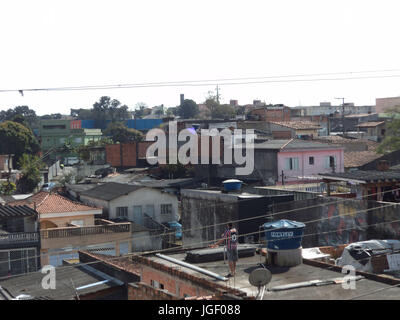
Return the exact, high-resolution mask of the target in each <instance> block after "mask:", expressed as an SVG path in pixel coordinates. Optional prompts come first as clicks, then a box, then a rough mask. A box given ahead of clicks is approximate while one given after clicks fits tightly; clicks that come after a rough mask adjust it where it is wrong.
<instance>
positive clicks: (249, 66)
mask: <svg viewBox="0 0 400 320" xmlns="http://www.w3.org/2000/svg"><path fill="white" fill-rule="evenodd" d="M397 2H398V1H385V0H381V1H368V0H362V1H350V0H346V1H343V0H335V1H328V0H325V1H320V0H319V1H318V0H315V1H314V0H301V1H299V0H293V1H292V0H279V1H266V0H264V1H251V0H247V1H234V0H229V1H222V0H218V1H215V0H214V1H209V0H201V1H190V0H181V1H178V0H168V1H165V0H157V1H156V0H146V1H116V0H113V1H111V0H110V1H99V0H96V1H88V0H85V1H82V0H78V1H74V0H68V1H61V0H59V1H54V0H49V1H41V0H35V1H29V0H27V1H22V0H21V1H18V0H12V1H8V0H2V1H1V2H0V35H1V47H0V72H1V73H0V89H26V88H49V87H61V86H81V85H101V84H122V83H144V82H160V81H183V80H203V79H221V78H242V77H260V76H276V75H293V74H312V73H330V72H350V71H352V72H355V71H365V70H386V69H400V61H399V57H400V45H399V41H398V39H399V34H398V30H399V18H398V13H399V9H400V8H399V7H400V5H398V4H397ZM390 74H395V75H396V74H398V75H400V71H398V72H392V73H390ZM374 75H377V74H374ZM363 76H365V74H363ZM314 78H315V77H314ZM399 83H400V77H397V78H396V77H393V78H386V79H359V80H345V81H320V82H285V83H263V84H252V85H234V86H226V85H225V86H224V85H222V86H221V91H220V93H221V95H222V102H229V99H237V100H239V103H241V104H246V103H251V102H252V101H253V99H260V100H264V101H266V102H267V103H284V104H286V105H289V106H296V105H317V104H319V102H321V101H331V102H333V103H335V104H339V103H340V101H339V100H335V99H334V98H335V97H345V98H346V100H345V101H347V102H355V103H356V104H359V105H361V104H375V98H379V97H391V96H398V95H400V87H399V85H398V84H399ZM214 89H215V87H214V85H210V86H205V87H166V88H140V89H138V88H131V89H117V90H93V91H68V92H25V93H24V96H23V97H22V96H21V95H20V94H19V93H18V92H11V93H0V110H4V109H7V108H10V107H14V106H17V105H28V106H29V107H30V108H33V109H34V110H35V111H36V112H37V114H39V115H43V114H46V113H57V112H60V113H64V114H69V111H70V110H69V109H70V108H71V107H72V108H79V107H83V108H89V107H91V106H92V105H93V103H94V102H95V101H97V100H98V99H99V97H100V96H102V95H108V96H111V97H112V98H116V99H118V100H120V101H121V102H122V103H124V104H127V105H128V106H129V107H130V108H132V109H133V108H134V106H135V104H136V103H138V102H145V103H147V104H148V105H149V106H151V107H152V106H154V105H159V104H164V105H165V106H167V107H169V106H176V105H178V104H179V94H180V93H184V94H185V98H190V99H193V100H195V101H196V102H198V103H200V102H203V101H204V98H205V96H206V95H207V92H208V91H209V90H214Z"/></svg>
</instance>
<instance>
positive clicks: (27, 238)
mask: <svg viewBox="0 0 400 320" xmlns="http://www.w3.org/2000/svg"><path fill="white" fill-rule="evenodd" d="M38 241H39V233H38V232H19V233H8V234H0V245H1V244H13V243H27V242H38Z"/></svg>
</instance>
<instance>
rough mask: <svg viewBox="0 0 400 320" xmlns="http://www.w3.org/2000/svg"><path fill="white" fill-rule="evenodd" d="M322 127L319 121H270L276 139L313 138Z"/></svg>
mask: <svg viewBox="0 0 400 320" xmlns="http://www.w3.org/2000/svg"><path fill="white" fill-rule="evenodd" d="M320 129H321V126H320V125H319V124H318V123H316V122H311V121H270V131H271V133H272V136H273V137H274V139H290V138H313V137H317V136H318V130H320Z"/></svg>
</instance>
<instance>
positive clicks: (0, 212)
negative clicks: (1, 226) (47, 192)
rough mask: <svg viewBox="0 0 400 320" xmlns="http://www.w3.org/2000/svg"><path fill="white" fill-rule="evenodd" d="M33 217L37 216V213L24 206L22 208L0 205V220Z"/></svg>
mask: <svg viewBox="0 0 400 320" xmlns="http://www.w3.org/2000/svg"><path fill="white" fill-rule="evenodd" d="M35 215H37V212H36V211H35V210H33V209H31V208H30V207H28V206H26V205H22V206H8V205H0V218H9V217H31V216H35Z"/></svg>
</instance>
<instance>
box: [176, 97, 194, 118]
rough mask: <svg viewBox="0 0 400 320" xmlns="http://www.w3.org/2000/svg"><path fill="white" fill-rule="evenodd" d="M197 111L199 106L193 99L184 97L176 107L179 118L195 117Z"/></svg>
mask: <svg viewBox="0 0 400 320" xmlns="http://www.w3.org/2000/svg"><path fill="white" fill-rule="evenodd" d="M198 113H199V107H198V105H197V104H196V102H194V101H193V100H190V99H185V100H183V102H182V104H181V105H180V106H179V107H178V114H179V116H180V117H181V118H184V119H191V118H195V117H196V116H197V114H198Z"/></svg>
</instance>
